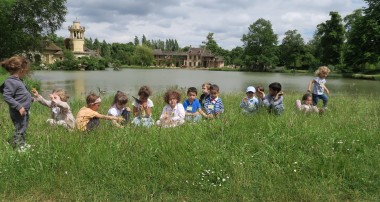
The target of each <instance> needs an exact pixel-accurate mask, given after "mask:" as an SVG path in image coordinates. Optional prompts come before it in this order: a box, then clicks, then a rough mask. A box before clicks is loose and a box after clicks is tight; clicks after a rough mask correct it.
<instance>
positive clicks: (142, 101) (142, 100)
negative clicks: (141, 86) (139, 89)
mask: <svg viewBox="0 0 380 202" xmlns="http://www.w3.org/2000/svg"><path fill="white" fill-rule="evenodd" d="M139 100H140V101H141V104H142V103H145V102H148V98H147V97H144V96H139Z"/></svg>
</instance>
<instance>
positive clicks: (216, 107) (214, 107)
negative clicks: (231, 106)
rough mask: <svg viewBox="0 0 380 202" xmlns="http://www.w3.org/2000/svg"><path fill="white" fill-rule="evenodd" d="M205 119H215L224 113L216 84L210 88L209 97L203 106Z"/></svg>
mask: <svg viewBox="0 0 380 202" xmlns="http://www.w3.org/2000/svg"><path fill="white" fill-rule="evenodd" d="M204 108H205V111H206V117H207V118H215V117H218V116H220V115H221V114H222V113H223V112H224V106H223V102H222V99H221V98H220V97H219V86H218V85H216V84H213V85H211V87H210V96H207V98H206V100H205V105H204Z"/></svg>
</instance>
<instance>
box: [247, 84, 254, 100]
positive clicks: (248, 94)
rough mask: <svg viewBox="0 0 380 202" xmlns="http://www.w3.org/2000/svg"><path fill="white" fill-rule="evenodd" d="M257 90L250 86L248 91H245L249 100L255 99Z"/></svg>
mask: <svg viewBox="0 0 380 202" xmlns="http://www.w3.org/2000/svg"><path fill="white" fill-rule="evenodd" d="M255 93H256V89H255V87H253V86H248V87H247V90H246V91H245V94H246V95H247V97H248V98H253V96H255Z"/></svg>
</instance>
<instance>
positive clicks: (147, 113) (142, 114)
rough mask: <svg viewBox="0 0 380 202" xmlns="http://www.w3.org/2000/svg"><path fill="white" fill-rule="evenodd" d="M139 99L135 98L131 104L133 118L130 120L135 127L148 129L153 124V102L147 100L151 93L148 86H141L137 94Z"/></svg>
mask: <svg viewBox="0 0 380 202" xmlns="http://www.w3.org/2000/svg"><path fill="white" fill-rule="evenodd" d="M138 95H139V98H138V99H137V98H135V100H134V102H133V104H132V105H133V115H134V116H135V118H134V119H133V120H132V123H133V124H135V125H137V126H140V125H142V126H147V127H150V126H151V125H153V124H154V120H153V118H152V108H153V106H154V105H153V101H152V100H151V99H149V96H151V95H152V91H151V90H150V88H149V87H148V86H142V87H141V88H140V89H139V92H138Z"/></svg>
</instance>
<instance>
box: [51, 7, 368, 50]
mask: <svg viewBox="0 0 380 202" xmlns="http://www.w3.org/2000/svg"><path fill="white" fill-rule="evenodd" d="M364 6H366V5H365V4H364V2H363V1H360V0H339V1H336V0H318V1H315V0H287V1H281V0H266V1H260V0H234V1H226V0H184V1H178V0H160V1H150V0H140V1H138V0H108V1H104V0H81V1H76V0H68V2H67V8H68V15H67V16H66V22H65V23H64V25H63V28H62V29H61V30H59V31H58V33H57V34H58V35H60V36H66V37H67V36H68V35H69V33H68V30H67V26H69V25H71V24H72V21H74V20H75V19H78V20H79V21H80V22H81V25H82V26H85V27H86V33H85V37H91V38H93V39H95V38H98V39H99V40H100V41H102V40H106V41H107V42H108V43H112V42H121V43H128V42H132V41H133V39H134V37H135V36H138V37H139V38H140V40H141V37H142V35H143V34H144V35H145V36H146V37H147V39H154V40H158V39H161V40H165V39H169V38H171V39H177V41H178V43H179V45H180V46H181V47H184V46H189V45H191V46H193V47H194V46H199V45H200V44H201V43H202V41H204V40H205V39H206V36H207V34H208V33H209V32H212V33H214V39H215V40H216V41H217V43H218V44H219V45H220V46H221V47H223V48H225V49H232V48H234V47H236V46H241V45H242V42H241V41H240V39H241V37H242V35H243V34H246V33H248V27H249V25H251V24H253V23H254V22H255V21H256V20H257V19H259V18H264V19H266V20H270V21H271V23H272V28H273V30H274V32H275V33H276V34H277V35H278V36H279V42H280V41H281V40H282V36H283V35H284V33H285V32H286V31H287V30H294V29H297V30H298V32H299V33H300V34H301V35H302V37H303V38H304V39H305V41H306V42H307V41H308V40H310V39H311V38H312V36H313V33H314V31H315V29H316V26H317V25H318V24H320V23H322V22H325V21H326V20H328V19H329V18H330V16H329V12H330V11H338V12H339V13H340V15H341V16H342V17H344V16H345V15H347V14H350V13H351V12H353V11H354V10H355V9H359V8H362V7H364Z"/></svg>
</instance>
